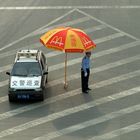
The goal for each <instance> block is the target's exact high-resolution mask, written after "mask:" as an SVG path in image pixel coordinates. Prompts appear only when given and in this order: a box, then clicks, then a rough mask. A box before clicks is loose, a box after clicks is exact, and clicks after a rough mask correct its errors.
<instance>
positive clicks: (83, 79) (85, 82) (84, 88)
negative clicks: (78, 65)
mask: <svg viewBox="0 0 140 140" xmlns="http://www.w3.org/2000/svg"><path fill="white" fill-rule="evenodd" d="M86 71H87V76H86V77H85V72H84V70H83V69H81V85H82V92H85V91H87V89H88V81H89V75H90V70H89V69H87V70H86Z"/></svg>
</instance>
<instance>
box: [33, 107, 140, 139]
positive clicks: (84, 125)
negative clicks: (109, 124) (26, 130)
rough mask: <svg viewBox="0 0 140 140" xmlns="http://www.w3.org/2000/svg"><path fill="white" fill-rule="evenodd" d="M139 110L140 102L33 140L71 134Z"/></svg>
mask: <svg viewBox="0 0 140 140" xmlns="http://www.w3.org/2000/svg"><path fill="white" fill-rule="evenodd" d="M139 110H140V104H138V105H134V106H131V107H128V108H124V109H121V110H119V111H114V112H111V113H108V114H106V115H103V116H101V117H98V118H95V119H92V120H89V121H85V122H82V123H79V124H76V125H73V126H70V127H67V128H64V129H61V130H58V131H55V132H51V133H48V134H47V135H44V136H41V137H37V138H35V139H33V140H52V139H55V138H58V137H60V136H64V135H66V134H70V133H72V132H76V131H79V130H81V129H85V128H87V127H90V126H94V125H97V124H100V123H104V122H106V121H109V120H111V119H116V118H118V117H121V116H124V115H127V114H130V113H133V112H136V111H139ZM139 123H140V122H139ZM139 129H140V125H139ZM115 132H116V131H115ZM119 132H120V131H119ZM109 134H110V133H109ZM114 134H115V133H114ZM105 135H107V136H110V135H108V134H105ZM105 135H104V136H105ZM111 136H112V135H111ZM98 137H99V139H97V138H98ZM100 138H101V137H100V136H97V137H94V138H91V139H89V140H102V139H100ZM103 138H104V139H106V140H108V138H112V137H103Z"/></svg>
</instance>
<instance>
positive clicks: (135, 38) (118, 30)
mask: <svg viewBox="0 0 140 140" xmlns="http://www.w3.org/2000/svg"><path fill="white" fill-rule="evenodd" d="M76 10H77V11H78V12H79V13H81V14H83V15H85V16H88V17H90V18H91V19H93V20H95V21H97V22H99V23H101V24H103V25H105V26H107V27H109V28H111V29H113V30H115V31H117V32H120V33H122V34H125V35H126V36H128V37H130V38H132V39H134V40H140V39H139V38H137V37H135V36H132V35H130V34H128V33H126V32H124V31H122V30H120V29H118V28H115V27H113V26H111V25H109V24H107V23H105V22H103V21H101V20H99V19H97V18H95V17H93V16H91V15H89V14H87V13H85V12H84V11H81V10H79V9H76Z"/></svg>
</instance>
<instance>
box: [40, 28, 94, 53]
mask: <svg viewBox="0 0 140 140" xmlns="http://www.w3.org/2000/svg"><path fill="white" fill-rule="evenodd" d="M40 41H41V42H42V43H43V44H44V46H46V47H48V48H53V49H56V50H60V51H63V52H71V53H74V52H80V53H82V52H85V51H88V50H91V49H92V48H95V47H96V45H95V43H94V42H93V41H92V40H91V39H90V38H89V37H88V35H87V34H86V33H85V32H84V31H82V30H80V29H76V28H70V27H61V28H56V29H52V30H50V31H48V32H47V33H46V34H44V35H43V36H41V38H40Z"/></svg>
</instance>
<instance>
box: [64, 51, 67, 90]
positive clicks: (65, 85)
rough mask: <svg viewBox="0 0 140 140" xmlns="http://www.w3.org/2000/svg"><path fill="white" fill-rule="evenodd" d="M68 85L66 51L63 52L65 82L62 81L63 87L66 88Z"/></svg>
mask: <svg viewBox="0 0 140 140" xmlns="http://www.w3.org/2000/svg"><path fill="white" fill-rule="evenodd" d="M67 86H68V84H67V53H65V83H64V88H65V89H66V88H67Z"/></svg>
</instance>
